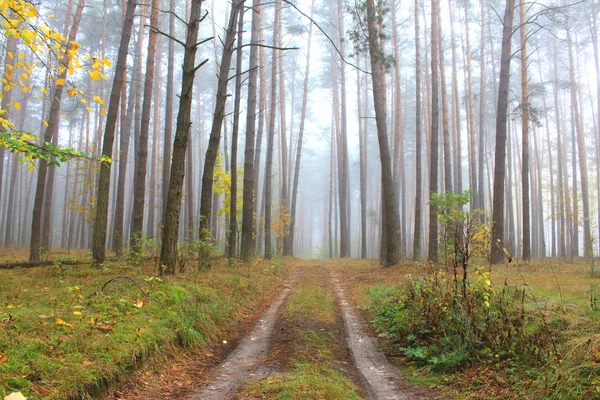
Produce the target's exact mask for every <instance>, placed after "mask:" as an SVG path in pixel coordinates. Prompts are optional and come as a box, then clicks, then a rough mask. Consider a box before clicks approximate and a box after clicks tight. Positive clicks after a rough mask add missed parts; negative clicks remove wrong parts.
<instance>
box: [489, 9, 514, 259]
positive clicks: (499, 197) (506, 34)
mask: <svg viewBox="0 0 600 400" xmlns="http://www.w3.org/2000/svg"><path fill="white" fill-rule="evenodd" d="M514 11H515V1H514V0H506V9H505V10H504V20H503V27H502V56H501V58H500V82H499V85H498V112H497V113H496V153H495V156H494V199H493V203H492V220H493V221H494V225H493V226H492V243H491V248H492V252H491V261H492V263H494V264H498V263H501V262H502V260H503V259H504V180H505V176H506V122H507V119H508V84H509V80H510V59H511V37H512V26H513V17H514Z"/></svg>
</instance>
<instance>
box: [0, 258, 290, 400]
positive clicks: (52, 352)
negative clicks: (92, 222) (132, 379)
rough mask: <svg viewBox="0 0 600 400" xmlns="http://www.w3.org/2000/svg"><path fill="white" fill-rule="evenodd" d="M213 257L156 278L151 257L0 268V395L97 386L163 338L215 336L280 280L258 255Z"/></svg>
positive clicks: (81, 394)
mask: <svg viewBox="0 0 600 400" xmlns="http://www.w3.org/2000/svg"><path fill="white" fill-rule="evenodd" d="M215 264H218V265H215V267H214V268H213V269H212V270H211V271H209V272H204V273H197V272H188V273H186V274H181V275H176V276H174V277H162V278H158V277H155V276H154V274H156V269H155V266H154V265H151V264H143V265H139V266H136V267H129V266H127V265H125V264H120V263H119V264H108V265H107V266H105V267H104V268H102V269H96V268H91V267H89V266H73V267H60V268H59V267H56V266H55V267H38V268H30V269H15V270H7V271H3V272H2V274H3V279H2V280H1V281H0V293H1V295H2V297H1V298H0V320H1V321H2V322H1V323H0V354H3V355H5V356H6V360H5V361H4V362H2V360H3V359H4V357H2V356H1V355H0V397H3V396H6V395H8V394H10V393H11V392H13V391H21V392H22V393H23V394H24V395H25V396H26V397H27V398H29V399H38V398H45V399H68V398H88V397H90V396H93V395H95V394H98V393H99V392H101V391H102V390H103V389H104V388H105V387H106V386H107V385H108V384H109V383H112V382H115V381H118V380H119V379H120V378H121V377H122V376H123V375H124V374H126V373H127V372H128V371H130V370H131V369H132V368H135V367H136V366H138V365H139V364H140V362H141V361H143V360H146V359H148V358H151V357H152V356H153V355H155V354H158V353H160V352H164V351H167V349H168V348H169V347H170V346H174V345H177V346H185V347H199V346H200V347H201V346H203V345H205V344H206V343H209V342H211V341H214V340H217V339H218V340H221V339H224V338H225V337H224V336H225V335H226V333H227V328H228V327H229V325H230V324H231V323H232V322H233V321H234V320H235V319H236V318H237V317H239V316H241V314H242V313H243V312H244V310H245V309H246V307H250V306H252V305H256V304H259V303H260V302H261V301H264V300H265V298H266V297H268V296H270V295H271V294H272V293H273V292H274V289H275V287H276V286H278V285H280V284H281V282H282V279H283V277H282V275H283V274H277V273H274V272H273V270H272V269H271V268H270V267H269V265H267V264H266V263H256V264H249V265H247V266H246V265H243V266H242V265H240V267H239V268H235V269H232V268H228V267H226V266H225V265H224V264H225V263H215ZM107 282H108V283H107ZM104 285H105V287H104V289H103V290H100V289H101V288H102V287H103V286H104Z"/></svg>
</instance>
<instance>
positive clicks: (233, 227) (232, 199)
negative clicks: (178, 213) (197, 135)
mask: <svg viewBox="0 0 600 400" xmlns="http://www.w3.org/2000/svg"><path fill="white" fill-rule="evenodd" d="M238 18H239V21H238V28H237V30H238V38H237V43H238V44H237V51H236V61H235V74H236V75H235V100H234V101H235V105H234V107H233V132H232V133H231V187H230V190H229V243H228V248H227V250H228V256H229V258H230V259H232V258H235V256H236V254H237V250H236V247H237V246H236V243H237V152H238V150H237V146H238V132H239V129H240V103H241V96H242V42H243V31H244V10H243V9H242V10H241V11H240V13H239V17H238Z"/></svg>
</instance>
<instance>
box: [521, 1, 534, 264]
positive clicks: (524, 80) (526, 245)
mask: <svg viewBox="0 0 600 400" xmlns="http://www.w3.org/2000/svg"><path fill="white" fill-rule="evenodd" d="M519 18H520V25H521V26H520V38H521V152H522V161H521V164H522V169H521V188H522V189H521V190H522V192H523V193H522V196H523V203H522V207H523V215H522V216H523V253H522V259H523V261H529V259H530V258H531V225H530V223H531V219H530V209H529V207H530V206H529V82H528V79H529V78H528V76H527V63H528V61H527V60H528V58H527V26H526V25H525V3H523V2H521V4H520V6H519Z"/></svg>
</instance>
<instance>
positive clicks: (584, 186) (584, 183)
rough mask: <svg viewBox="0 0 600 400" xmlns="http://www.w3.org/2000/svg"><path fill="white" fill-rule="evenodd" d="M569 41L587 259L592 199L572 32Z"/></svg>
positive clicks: (589, 246) (587, 255)
mask: <svg viewBox="0 0 600 400" xmlns="http://www.w3.org/2000/svg"><path fill="white" fill-rule="evenodd" d="M567 41H568V48H569V79H570V92H571V109H572V111H573V121H572V122H571V124H574V125H575V130H576V133H577V152H578V153H579V173H580V179H581V200H582V201H581V202H582V204H583V249H584V250H583V254H584V256H585V257H591V256H592V255H593V247H592V231H591V227H590V197H589V189H588V169H587V151H586V145H585V133H584V131H583V127H582V126H581V118H580V112H581V111H580V109H579V103H578V101H577V83H576V81H575V59H574V55H573V40H572V38H571V32H570V30H567Z"/></svg>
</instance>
